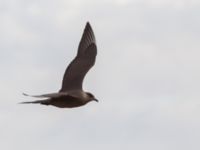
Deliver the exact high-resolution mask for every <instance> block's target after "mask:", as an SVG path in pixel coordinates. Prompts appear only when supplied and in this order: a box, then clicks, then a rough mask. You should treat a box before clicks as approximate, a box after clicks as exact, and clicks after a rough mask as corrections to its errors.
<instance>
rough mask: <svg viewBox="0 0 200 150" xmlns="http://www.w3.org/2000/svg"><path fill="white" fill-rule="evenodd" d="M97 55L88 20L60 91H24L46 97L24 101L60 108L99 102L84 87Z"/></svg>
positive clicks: (37, 96) (38, 96)
mask: <svg viewBox="0 0 200 150" xmlns="http://www.w3.org/2000/svg"><path fill="white" fill-rule="evenodd" d="M96 55H97V46H96V40H95V36H94V32H93V30H92V27H91V25H90V23H89V22H87V23H86V26H85V29H84V32H83V35H82V38H81V40H80V43H79V46H78V52H77V55H76V57H75V58H74V59H73V60H72V62H71V63H70V64H69V66H68V67H67V69H66V71H65V73H64V77H63V81H62V87H61V89H60V90H59V92H57V93H50V94H43V95H28V94H25V93H23V94H24V95H25V96H31V97H36V98H45V99H42V100H36V101H31V102H22V103H23V104H31V103H32V104H42V105H53V106H56V107H59V108H73V107H79V106H83V105H85V104H87V103H88V102H90V101H96V102H98V100H97V99H96V98H95V96H94V95H93V94H92V93H90V92H85V91H84V90H83V88H82V84H83V80H84V77H85V75H86V73H87V72H88V71H89V70H90V68H91V67H92V66H93V65H94V64H95V59H96Z"/></svg>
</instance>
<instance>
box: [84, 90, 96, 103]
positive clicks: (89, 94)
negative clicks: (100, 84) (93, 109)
mask: <svg viewBox="0 0 200 150" xmlns="http://www.w3.org/2000/svg"><path fill="white" fill-rule="evenodd" d="M86 94H87V96H88V98H89V99H90V101H96V102H99V101H98V99H96V98H95V96H94V95H93V94H92V93H89V92H86Z"/></svg>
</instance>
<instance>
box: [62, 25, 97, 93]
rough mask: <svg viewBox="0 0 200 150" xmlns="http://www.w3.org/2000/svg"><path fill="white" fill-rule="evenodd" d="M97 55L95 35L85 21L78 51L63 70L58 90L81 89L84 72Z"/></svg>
mask: <svg viewBox="0 0 200 150" xmlns="http://www.w3.org/2000/svg"><path fill="white" fill-rule="evenodd" d="M96 55H97V47H96V41H95V36H94V33H93V31H92V28H91V26H90V24H89V23H88V22H87V24H86V27H85V29H84V32H83V35H82V38H81V41H80V43H79V47H78V53H77V55H76V57H75V58H74V60H73V61H72V62H71V63H70V64H69V66H68V68H67V69H66V71H65V74H64V77H63V81H62V88H61V90H60V92H63V91H70V90H78V89H79V90H82V83H83V79H84V77H85V75H86V73H87V72H88V71H89V69H90V68H91V67H92V66H93V65H94V63H95V58H96Z"/></svg>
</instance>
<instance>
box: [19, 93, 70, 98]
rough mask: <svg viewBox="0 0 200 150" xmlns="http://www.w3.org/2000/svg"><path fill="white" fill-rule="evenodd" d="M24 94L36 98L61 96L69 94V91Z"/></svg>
mask: <svg viewBox="0 0 200 150" xmlns="http://www.w3.org/2000/svg"><path fill="white" fill-rule="evenodd" d="M22 94H23V95H24V96H30V97H36V98H57V97H61V96H67V95H68V93H49V94H42V95H29V94H26V93H22Z"/></svg>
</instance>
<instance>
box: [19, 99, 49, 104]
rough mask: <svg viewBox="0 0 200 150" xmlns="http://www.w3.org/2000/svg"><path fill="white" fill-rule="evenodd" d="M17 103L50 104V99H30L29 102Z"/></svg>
mask: <svg viewBox="0 0 200 150" xmlns="http://www.w3.org/2000/svg"><path fill="white" fill-rule="evenodd" d="M19 104H42V105H50V99H45V100H37V101H30V102H21V103H19Z"/></svg>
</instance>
